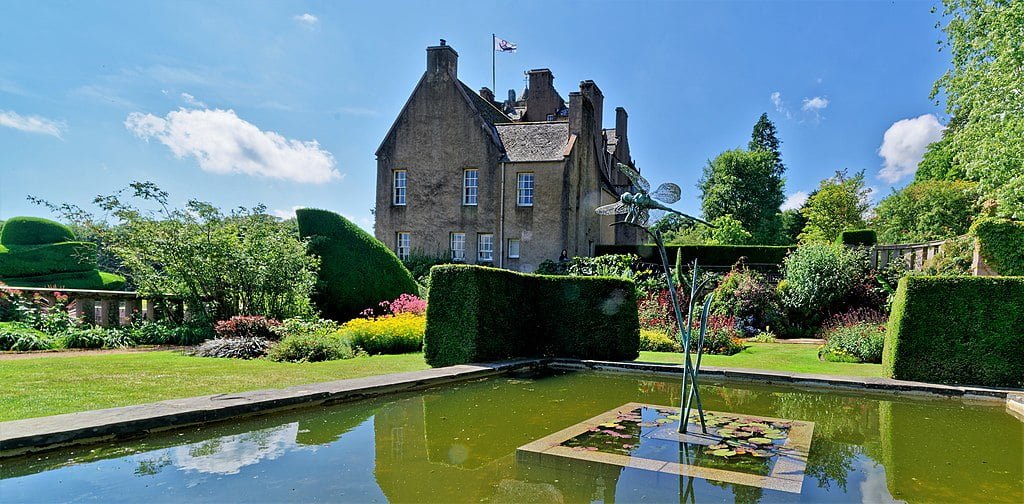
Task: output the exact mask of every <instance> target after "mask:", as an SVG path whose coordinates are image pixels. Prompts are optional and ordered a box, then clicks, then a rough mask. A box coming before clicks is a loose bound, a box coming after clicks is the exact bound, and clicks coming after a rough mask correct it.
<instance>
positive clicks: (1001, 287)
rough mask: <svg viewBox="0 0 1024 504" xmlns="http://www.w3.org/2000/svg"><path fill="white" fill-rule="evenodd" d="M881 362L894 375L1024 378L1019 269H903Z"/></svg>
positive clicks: (991, 380) (989, 381)
mask: <svg viewBox="0 0 1024 504" xmlns="http://www.w3.org/2000/svg"><path fill="white" fill-rule="evenodd" d="M882 365H883V367H884V369H885V373H886V375H887V376H889V377H891V378H897V379H901V380H914V381H924V382H932V383H945V384H950V385H956V384H970V385H983V386H993V387H1022V386H1024V277H923V276H909V277H904V278H903V279H902V280H900V284H899V288H898V289H897V290H896V297H895V299H894V300H893V305H892V313H891V315H890V316H889V326H888V328H887V329H886V334H885V349H884V352H883V356H882Z"/></svg>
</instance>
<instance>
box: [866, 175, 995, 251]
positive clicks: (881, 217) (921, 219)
mask: <svg viewBox="0 0 1024 504" xmlns="http://www.w3.org/2000/svg"><path fill="white" fill-rule="evenodd" d="M977 202H978V196H977V184H976V183H974V182H968V181H964V180H925V181H921V182H914V183H912V184H910V185H908V186H907V187H904V188H903V189H900V190H899V191H893V193H892V194H890V195H889V196H887V197H886V198H885V199H883V200H882V201H880V202H879V203H878V206H877V207H876V208H875V218H874V219H873V220H872V224H873V227H874V228H875V229H876V230H877V231H878V239H879V241H881V242H882V243H909V242H919V241H927V240H939V239H944V238H952V237H954V236H960V235H963V234H966V233H967V230H968V229H969V228H970V226H971V221H972V220H973V219H974V218H975V217H976V216H977V215H978V211H979V208H978V203H977Z"/></svg>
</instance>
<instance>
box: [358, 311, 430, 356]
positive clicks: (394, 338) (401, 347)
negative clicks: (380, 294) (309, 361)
mask: <svg viewBox="0 0 1024 504" xmlns="http://www.w3.org/2000/svg"><path fill="white" fill-rule="evenodd" d="M425 328H426V318H425V317H423V316H422V315H415V314H412V313H402V314H398V315H392V316H387V317H381V318H378V319H375V320H368V319H354V320H350V321H349V322H346V323H345V324H344V325H342V326H341V330H340V332H341V334H342V335H343V336H344V337H345V338H346V339H348V341H349V343H351V344H352V346H354V347H356V348H359V349H361V350H363V351H364V352H366V353H368V354H370V355H376V354H400V353H409V352H418V351H420V350H421V349H422V348H423V332H424V330H425Z"/></svg>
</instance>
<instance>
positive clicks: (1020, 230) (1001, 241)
mask: <svg viewBox="0 0 1024 504" xmlns="http://www.w3.org/2000/svg"><path fill="white" fill-rule="evenodd" d="M970 232H971V234H972V235H974V236H975V237H977V238H978V244H979V245H980V247H981V249H980V252H981V258H982V259H984V260H985V262H986V263H987V264H988V265H989V266H991V267H992V268H993V269H994V270H995V271H996V272H998V273H999V274H1000V275H1007V276H1024V222H1020V221H1012V220H1009V219H996V218H991V217H989V218H983V219H978V221H976V222H975V223H974V224H973V225H972V226H971V231H970Z"/></svg>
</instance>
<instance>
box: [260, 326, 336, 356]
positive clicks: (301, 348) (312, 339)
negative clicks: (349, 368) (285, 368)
mask: <svg viewBox="0 0 1024 504" xmlns="http://www.w3.org/2000/svg"><path fill="white" fill-rule="evenodd" d="M352 357H355V352H353V351H352V346H351V345H349V342H348V340H346V339H345V338H344V337H342V335H341V333H340V332H335V333H330V334H323V333H321V332H318V331H315V332H311V333H305V334H301V333H300V334H292V335H289V336H285V337H284V338H282V339H281V341H279V342H278V343H277V344H276V345H274V347H273V348H271V349H270V352H268V354H267V358H268V359H270V360H273V361H279V362H320V361H329V360H338V359H351V358H352Z"/></svg>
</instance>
